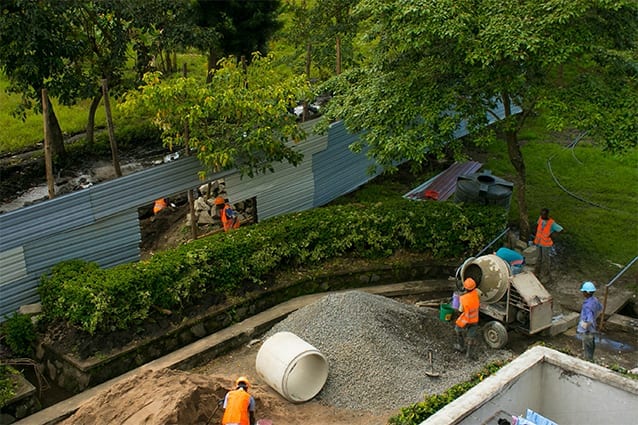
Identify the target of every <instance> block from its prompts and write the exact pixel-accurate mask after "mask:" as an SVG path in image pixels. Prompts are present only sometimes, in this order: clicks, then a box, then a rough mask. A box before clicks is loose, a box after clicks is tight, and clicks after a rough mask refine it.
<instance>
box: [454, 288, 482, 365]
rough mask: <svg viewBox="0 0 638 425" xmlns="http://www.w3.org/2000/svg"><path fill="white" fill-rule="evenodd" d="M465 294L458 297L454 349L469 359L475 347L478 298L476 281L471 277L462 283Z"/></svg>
mask: <svg viewBox="0 0 638 425" xmlns="http://www.w3.org/2000/svg"><path fill="white" fill-rule="evenodd" d="M463 288H464V290H465V292H464V293H463V294H462V295H461V296H460V297H459V312H460V313H461V315H460V316H459V317H458V318H457V319H456V326H455V327H454V331H455V333H456V337H457V343H456V344H454V349H455V350H457V351H460V352H465V356H466V357H467V358H470V357H471V355H472V354H471V351H472V348H473V347H474V346H475V345H476V336H477V332H478V322H479V307H480V297H479V293H478V290H477V289H476V281H475V280H474V279H472V278H471V277H468V278H466V279H465V280H464V281H463Z"/></svg>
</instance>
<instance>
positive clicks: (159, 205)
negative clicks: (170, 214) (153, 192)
mask: <svg viewBox="0 0 638 425" xmlns="http://www.w3.org/2000/svg"><path fill="white" fill-rule="evenodd" d="M167 206H168V204H167V203H166V199H164V198H160V199H158V200H157V201H155V204H154V205H153V214H157V213H158V212H160V211H162V210H163V209H164V208H166V207H167Z"/></svg>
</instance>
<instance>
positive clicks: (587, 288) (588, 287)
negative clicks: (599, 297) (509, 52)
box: [580, 281, 596, 292]
mask: <svg viewBox="0 0 638 425" xmlns="http://www.w3.org/2000/svg"><path fill="white" fill-rule="evenodd" d="M580 291H581V292H594V291H596V287H595V286H594V284H593V283H592V282H590V281H587V282H584V283H583V285H582V286H581V287H580Z"/></svg>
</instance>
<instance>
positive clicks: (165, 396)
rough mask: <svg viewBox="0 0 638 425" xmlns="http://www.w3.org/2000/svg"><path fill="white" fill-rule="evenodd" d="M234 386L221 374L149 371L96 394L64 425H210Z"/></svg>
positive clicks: (167, 370) (168, 370)
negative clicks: (217, 375) (216, 411)
mask: <svg viewBox="0 0 638 425" xmlns="http://www.w3.org/2000/svg"><path fill="white" fill-rule="evenodd" d="M230 385H232V383H231V382H230V381H229V380H227V379H225V378H221V377H217V378H211V377H207V376H202V375H195V374H189V373H186V372H181V371H174V370H170V369H162V370H157V371H151V370H149V371H146V372H143V373H141V374H139V375H135V376H133V377H131V378H130V379H127V380H126V381H123V382H120V383H118V384H115V385H113V386H112V387H111V388H109V389H108V390H106V391H104V392H102V393H100V394H98V395H96V396H95V397H93V398H92V399H90V400H88V401H87V402H86V403H85V404H83V405H82V406H80V408H79V409H78V411H77V412H76V413H75V414H74V415H73V416H71V417H70V418H68V419H66V420H65V421H63V422H62V424H64V425H86V424H92V425H100V424H104V425H112V424H119V425H140V424H147V425H153V424H158V425H159V424H193V425H195V424H206V422H207V421H208V419H209V418H210V417H211V415H212V413H213V410H214V409H215V407H216V406H217V400H218V398H219V397H220V396H223V395H224V394H226V391H227V388H229V386H230ZM219 410H221V409H219ZM211 423H213V422H211Z"/></svg>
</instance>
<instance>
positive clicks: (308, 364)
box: [255, 332, 328, 403]
mask: <svg viewBox="0 0 638 425" xmlns="http://www.w3.org/2000/svg"><path fill="white" fill-rule="evenodd" d="M255 363H256V368H257V373H258V374H259V376H261V377H262V378H263V379H264V381H266V383H267V384H268V385H270V386H271V387H272V388H274V389H275V391H277V392H278V393H279V394H281V395H282V396H283V397H284V398H285V399H286V400H288V401H291V402H293V403H300V402H304V401H308V400H310V399H311V398H313V397H314V396H316V395H317V394H318V393H319V391H321V388H323V385H324V384H325V383H326V379H328V361H327V360H326V358H325V357H324V355H323V354H321V353H320V352H319V351H318V350H317V349H316V348H315V347H313V346H312V345H310V344H308V343H307V342H306V341H304V340H303V339H301V338H299V337H298V336H297V335H295V334H293V333H292V332H278V333H276V334H274V335H272V336H271V337H269V338H268V339H266V341H264V343H263V345H262V346H261V348H260V349H259V352H258V353H257V359H256V360H255Z"/></svg>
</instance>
